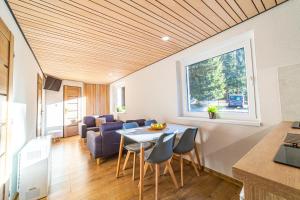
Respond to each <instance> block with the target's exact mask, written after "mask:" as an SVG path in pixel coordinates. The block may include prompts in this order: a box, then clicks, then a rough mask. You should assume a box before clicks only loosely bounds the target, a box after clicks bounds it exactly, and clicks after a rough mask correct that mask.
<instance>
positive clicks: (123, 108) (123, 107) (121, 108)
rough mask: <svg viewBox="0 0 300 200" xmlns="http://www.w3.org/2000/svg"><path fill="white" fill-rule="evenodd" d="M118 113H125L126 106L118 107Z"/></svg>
mask: <svg viewBox="0 0 300 200" xmlns="http://www.w3.org/2000/svg"><path fill="white" fill-rule="evenodd" d="M116 110H117V112H119V113H122V112H125V106H117V107H116Z"/></svg>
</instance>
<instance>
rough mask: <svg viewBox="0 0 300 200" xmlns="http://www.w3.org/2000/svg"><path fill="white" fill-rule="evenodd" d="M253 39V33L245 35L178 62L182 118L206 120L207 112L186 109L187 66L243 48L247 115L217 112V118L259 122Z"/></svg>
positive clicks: (187, 103)
mask: <svg viewBox="0 0 300 200" xmlns="http://www.w3.org/2000/svg"><path fill="white" fill-rule="evenodd" d="M253 39H254V37H253V33H252V32H251V33H247V34H244V35H242V36H239V37H236V38H235V39H232V40H229V41H227V42H226V43H224V44H223V45H220V46H218V47H216V48H214V49H212V50H210V51H206V52H204V53H203V52H202V53H198V54H195V55H193V57H190V58H185V59H182V60H181V61H180V66H179V67H180V72H179V74H180V76H181V77H180V79H181V81H180V82H181V92H180V95H181V97H182V99H181V101H182V102H181V104H182V110H181V115H183V116H182V117H195V118H206V119H208V113H207V112H190V111H189V109H188V105H189V102H188V101H189V99H188V90H189V87H188V81H187V80H188V77H187V76H188V74H187V66H189V65H192V64H194V63H198V62H201V61H204V60H207V59H209V58H213V57H216V56H219V55H222V54H225V53H228V52H231V51H234V50H237V49H240V48H244V51H245V64H246V76H247V92H248V113H242V112H219V113H218V117H219V118H220V119H225V120H238V121H259V116H258V111H257V95H256V88H257V87H256V83H255V81H254V80H255V76H254V75H255V72H256V70H255V64H254V60H253V58H254V48H253V46H254V43H253V42H254V40H253Z"/></svg>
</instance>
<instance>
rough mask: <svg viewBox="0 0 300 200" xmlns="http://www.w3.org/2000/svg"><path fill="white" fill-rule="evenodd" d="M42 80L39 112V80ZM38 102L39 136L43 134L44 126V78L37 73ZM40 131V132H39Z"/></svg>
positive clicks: (37, 122)
mask: <svg viewBox="0 0 300 200" xmlns="http://www.w3.org/2000/svg"><path fill="white" fill-rule="evenodd" d="M40 80H41V83H42V85H41V110H40V113H39V81H40ZM36 82H37V86H36V88H37V98H36V99H37V104H36V108H37V111H36V137H38V136H42V126H43V78H42V76H41V75H40V74H39V73H37V81H36ZM39 116H40V126H41V127H40V130H38V126H39V120H38V119H39ZM39 131H40V134H39V133H38V132H39Z"/></svg>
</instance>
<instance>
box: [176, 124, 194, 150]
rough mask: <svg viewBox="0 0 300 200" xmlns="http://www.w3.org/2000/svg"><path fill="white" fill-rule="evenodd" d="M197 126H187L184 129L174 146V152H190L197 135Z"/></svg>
mask: <svg viewBox="0 0 300 200" xmlns="http://www.w3.org/2000/svg"><path fill="white" fill-rule="evenodd" d="M197 132H198V129H197V128H188V129H186V130H185V131H184V133H183V135H182V136H181V138H180V140H179V142H178V143H177V145H176V146H175V147H174V152H175V153H187V152H190V151H191V150H192V149H193V148H194V146H195V138H196V135H197Z"/></svg>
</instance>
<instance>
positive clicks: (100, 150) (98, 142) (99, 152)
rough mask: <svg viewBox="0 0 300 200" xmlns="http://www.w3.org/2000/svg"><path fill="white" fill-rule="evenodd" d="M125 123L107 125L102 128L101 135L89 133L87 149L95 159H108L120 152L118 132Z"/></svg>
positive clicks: (118, 122)
mask: <svg viewBox="0 0 300 200" xmlns="http://www.w3.org/2000/svg"><path fill="white" fill-rule="evenodd" d="M122 126H123V122H121V121H117V122H114V123H105V124H102V125H101V126H100V134H97V133H96V132H94V131H88V132H87V147H88V149H89V151H90V153H91V154H92V156H93V158H95V159H97V158H107V157H110V156H113V155H115V154H117V153H118V152H119V145H120V138H121V136H120V134H118V133H117V132H116V130H119V129H122Z"/></svg>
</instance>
